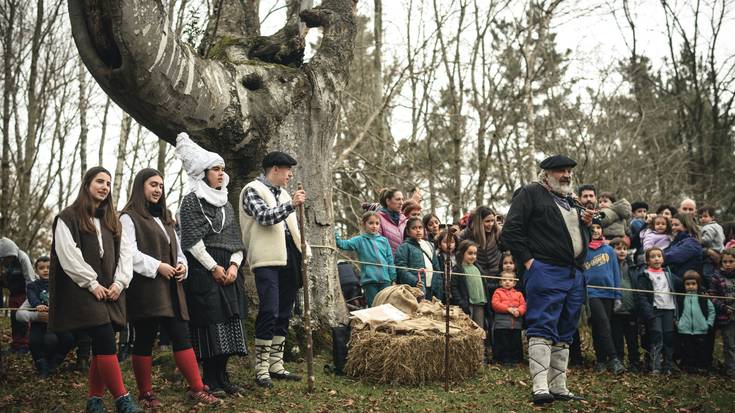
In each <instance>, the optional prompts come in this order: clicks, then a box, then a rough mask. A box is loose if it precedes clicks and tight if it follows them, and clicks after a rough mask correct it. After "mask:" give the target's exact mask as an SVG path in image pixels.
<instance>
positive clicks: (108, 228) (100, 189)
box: [49, 166, 143, 413]
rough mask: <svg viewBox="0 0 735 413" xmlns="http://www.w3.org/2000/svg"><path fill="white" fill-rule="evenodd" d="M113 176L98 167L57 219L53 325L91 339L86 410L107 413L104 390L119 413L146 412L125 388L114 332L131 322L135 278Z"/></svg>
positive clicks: (86, 176)
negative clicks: (128, 294) (128, 292)
mask: <svg viewBox="0 0 735 413" xmlns="http://www.w3.org/2000/svg"><path fill="white" fill-rule="evenodd" d="M110 182H111V175H110V172H108V171H107V170H106V169H105V168H103V167H101V166H96V167H94V168H91V169H90V170H88V171H87V172H86V173H85V174H84V177H83V178H82V183H81V186H80V188H79V195H77V199H76V200H75V201H74V203H73V204H72V205H71V206H69V207H68V208H66V209H64V210H63V211H61V212H60V213H59V215H58V216H57V217H56V218H55V219H54V225H53V228H54V239H53V244H52V246H51V274H50V283H49V293H50V294H49V295H50V298H49V304H50V310H49V328H50V329H51V330H52V331H77V332H79V331H82V332H84V333H86V334H87V335H89V337H91V340H92V354H93V357H92V363H91V365H90V368H89V393H88V395H89V398H88V399H87V408H86V411H87V412H104V411H106V410H105V407H104V405H103V403H102V397H103V395H104V391H105V388H107V389H108V390H109V391H110V393H112V396H113V397H114V398H115V407H116V409H117V411H118V413H139V412H140V413H142V412H143V410H142V409H141V408H140V407H138V405H137V404H136V403H135V402H134V401H133V400H132V399H131V398H130V394H129V393H128V392H127V391H126V390H125V384H124V383H123V379H122V374H121V372H120V365H119V364H118V361H117V355H116V351H115V350H116V349H115V333H114V330H118V329H120V328H122V326H123V325H125V323H126V321H127V320H126V314H125V293H124V291H125V289H126V288H127V286H128V284H129V283H130V279H131V278H132V276H133V270H132V266H133V265H132V264H133V263H132V256H131V247H130V243H129V241H128V240H127V238H126V237H125V235H124V234H122V231H121V229H120V222H119V221H118V218H117V215H116V213H115V209H114V202H113V198H112V193H111V188H110Z"/></svg>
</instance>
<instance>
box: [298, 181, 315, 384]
mask: <svg viewBox="0 0 735 413" xmlns="http://www.w3.org/2000/svg"><path fill="white" fill-rule="evenodd" d="M303 189H304V186H303V185H302V184H301V182H299V184H298V190H299V191H301V190H303ZM297 209H298V211H299V232H300V233H301V278H302V280H303V283H304V286H303V289H304V314H303V316H302V319H301V320H302V322H303V323H304V333H306V375H307V376H306V382H307V385H308V387H309V388H308V391H309V393H314V341H313V338H312V335H311V301H310V300H309V273H308V269H307V268H306V267H307V266H306V232H305V231H304V223H305V222H306V219H305V218H306V216H305V214H304V204H301V205H299V206H298V207H297Z"/></svg>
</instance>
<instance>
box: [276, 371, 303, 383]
mask: <svg viewBox="0 0 735 413" xmlns="http://www.w3.org/2000/svg"><path fill="white" fill-rule="evenodd" d="M270 375H271V379H274V380H289V381H301V376H299V375H298V374H293V373H290V372H288V371H286V370H283V373H273V372H271V373H270Z"/></svg>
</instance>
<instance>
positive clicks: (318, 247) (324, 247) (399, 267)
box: [309, 244, 735, 300]
mask: <svg viewBox="0 0 735 413" xmlns="http://www.w3.org/2000/svg"><path fill="white" fill-rule="evenodd" d="M309 246H310V247H311V248H317V249H328V250H332V251H334V252H336V253H337V254H338V255H341V256H342V257H344V260H345V261H348V262H352V263H355V264H364V265H375V266H377V267H388V268H395V269H400V270H407V271H419V270H422V268H411V267H403V266H400V265H390V264H380V263H375V262H366V261H360V260H353V259H352V258H350V257H349V256H347V255H345V254H343V253H342V252H341V251H340V250H339V249H337V248H335V247H332V246H331V245H311V244H310V245H309ZM424 271H425V272H432V273H437V274H443V273H444V272H443V271H436V270H432V271H429V270H425V269H424ZM451 275H463V276H465V277H480V278H484V279H492V280H502V279H503V277H499V276H495V275H476V274H467V273H464V272H454V271H452V272H451ZM505 279H507V278H505ZM513 280H514V281H519V279H518V278H513ZM587 288H588V289H589V288H592V289H598V290H614V291H628V292H633V293H646V294H654V293H655V294H668V295H680V296H687V295H694V296H696V297H704V298H714V299H718V300H735V297H726V296H721V295H709V294H688V293H680V292H676V291H659V292H656V291H651V290H641V289H638V288H623V287H608V286H604V285H588V286H587Z"/></svg>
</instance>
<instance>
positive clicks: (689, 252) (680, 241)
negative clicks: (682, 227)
mask: <svg viewBox="0 0 735 413" xmlns="http://www.w3.org/2000/svg"><path fill="white" fill-rule="evenodd" d="M664 265H666V266H668V267H669V268H670V269H671V272H672V273H673V274H674V277H675V281H676V285H675V286H674V288H676V291H680V292H681V291H684V273H685V272H687V271H689V270H694V271H696V272H697V273H699V274H702V245H701V244H700V243H699V241H697V239H696V238H694V237H693V236H692V235H691V234H689V233H687V232H680V233H678V234H677V235H676V238H674V241H673V242H671V245H669V246H668V248H666V249H665V250H664ZM702 284H703V285H704V287H705V288H709V285H710V279H709V277H707V278H706V279H704V278H703V279H702Z"/></svg>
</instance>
